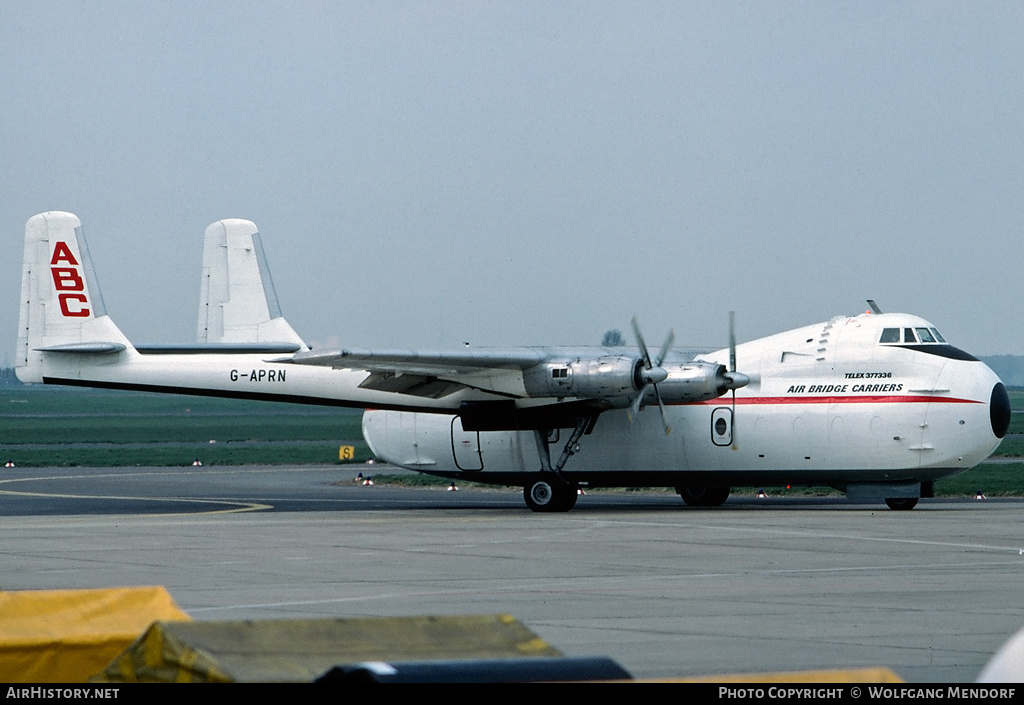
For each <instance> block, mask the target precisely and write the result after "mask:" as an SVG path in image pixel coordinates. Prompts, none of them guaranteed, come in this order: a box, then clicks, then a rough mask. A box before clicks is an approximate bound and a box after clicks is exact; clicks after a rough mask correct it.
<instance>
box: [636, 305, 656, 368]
mask: <svg viewBox="0 0 1024 705" xmlns="http://www.w3.org/2000/svg"><path fill="white" fill-rule="evenodd" d="M632 324H633V335H635V336H636V342H637V345H639V346H640V355H641V357H643V359H644V367H646V368H647V369H651V368H652V367H654V365H652V364H651V356H650V354H649V353H648V352H647V343H645V342H644V336H643V333H641V332H640V324H639V323H637V322H636V316H633V320H632Z"/></svg>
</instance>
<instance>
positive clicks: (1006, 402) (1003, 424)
mask: <svg viewBox="0 0 1024 705" xmlns="http://www.w3.org/2000/svg"><path fill="white" fill-rule="evenodd" d="M988 413H989V417H990V418H991V419H992V433H994V434H996V438H1002V437H1003V436H1005V435H1006V431H1007V430H1008V429H1009V428H1010V395H1009V394H1007V393H1006V387H1004V386H1003V383H1002V382H997V383H996V386H994V387H992V399H991V400H990V401H989V405H988Z"/></svg>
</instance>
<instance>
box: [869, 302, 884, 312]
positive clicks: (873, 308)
mask: <svg viewBox="0 0 1024 705" xmlns="http://www.w3.org/2000/svg"><path fill="white" fill-rule="evenodd" d="M868 306H870V307H871V311H872V312H874V313H881V312H882V309H880V308H878V304H876V303H875V300H874V299H868Z"/></svg>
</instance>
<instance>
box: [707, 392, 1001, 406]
mask: <svg viewBox="0 0 1024 705" xmlns="http://www.w3.org/2000/svg"><path fill="white" fill-rule="evenodd" d="M929 402H933V403H936V404H983V403H984V402H981V401H975V400H974V399H957V398H955V397H932V396H925V395H909V394H908V395H906V396H899V395H895V394H865V395H857V396H854V395H850V396H820V397H811V396H801V397H796V396H793V397H736V405H737V406H740V405H754V406H764V405H772V404H926V403H929ZM689 403H691V404H711V405H713V406H722V405H723V404H731V403H732V397H730V396H729V395H723V396H720V397H717V398H715V399H709V400H707V401H699V402H689Z"/></svg>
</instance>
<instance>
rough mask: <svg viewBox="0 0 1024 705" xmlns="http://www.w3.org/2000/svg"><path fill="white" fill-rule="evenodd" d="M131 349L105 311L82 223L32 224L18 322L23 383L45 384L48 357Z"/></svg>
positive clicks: (59, 216) (44, 220) (49, 216)
mask: <svg viewBox="0 0 1024 705" xmlns="http://www.w3.org/2000/svg"><path fill="white" fill-rule="evenodd" d="M130 345H131V344H130V343H129V342H128V339H127V338H125V336H124V334H123V333H121V331H120V330H118V328H117V326H115V325H114V323H113V321H111V320H110V318H109V317H108V316H107V312H106V309H105V308H104V306H103V297H102V296H101V295H100V289H99V286H98V285H97V284H96V275H95V273H94V272H93V268H92V259H91V258H90V257H89V248H88V247H87V246H86V242H85V235H84V233H83V231H82V223H81V221H79V220H78V218H77V217H76V216H75V215H73V214H71V213H61V212H59V211H54V212H50V213H40V214H39V215H36V216H32V217H31V218H29V220H28V222H27V223H26V224H25V255H24V260H23V264H22V274H21V311H20V314H19V317H18V347H17V352H16V362H15V366H16V368H17V374H18V379H20V380H21V381H23V382H41V381H42V370H43V356H44V354H48V353H54V352H56V353H60V352H88V353H110V352H118V351H120V350H124V349H125V348H126V347H129V346H130Z"/></svg>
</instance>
